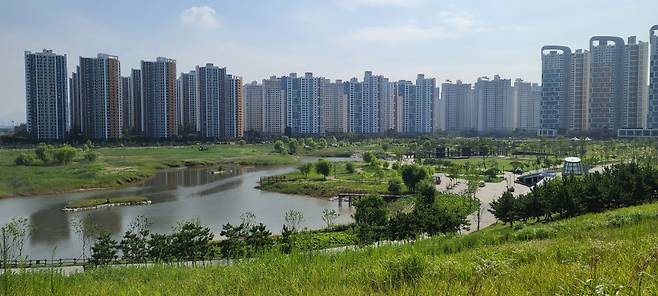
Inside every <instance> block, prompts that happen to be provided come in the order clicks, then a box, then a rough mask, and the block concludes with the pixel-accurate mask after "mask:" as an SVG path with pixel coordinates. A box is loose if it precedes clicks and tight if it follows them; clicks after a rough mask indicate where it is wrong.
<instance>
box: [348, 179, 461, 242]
mask: <svg viewBox="0 0 658 296" xmlns="http://www.w3.org/2000/svg"><path fill="white" fill-rule="evenodd" d="M414 188H415V189H416V191H417V192H418V196H417V199H416V202H415V205H414V208H413V210H412V211H411V212H400V213H397V214H395V215H392V217H389V213H388V206H387V204H386V202H385V201H384V200H383V199H382V198H381V197H379V196H376V195H369V196H366V197H363V198H361V199H360V200H358V201H357V202H356V203H355V207H356V213H355V214H354V220H355V222H356V225H357V236H358V239H359V242H360V243H362V244H368V243H372V242H376V241H380V240H383V239H391V240H402V239H415V238H417V237H418V236H419V235H421V234H427V235H430V236H431V235H436V234H439V233H455V232H457V231H459V229H461V228H462V227H463V226H466V225H468V221H467V220H466V216H467V215H468V212H469V209H464V210H455V209H454V208H450V207H448V206H446V205H445V204H443V203H440V202H438V200H437V194H438V193H437V191H436V188H435V186H434V184H432V183H431V182H429V181H427V180H424V181H422V182H421V183H420V184H418V185H417V186H414ZM453 197H454V198H458V197H457V196H451V197H450V198H453Z"/></svg>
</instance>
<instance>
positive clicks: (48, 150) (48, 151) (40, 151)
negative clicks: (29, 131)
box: [34, 143, 53, 164]
mask: <svg viewBox="0 0 658 296" xmlns="http://www.w3.org/2000/svg"><path fill="white" fill-rule="evenodd" d="M34 154H36V155H37V158H38V159H39V160H41V161H42V162H43V164H49V163H50V162H52V160H53V154H52V146H50V145H46V144H44V143H41V144H39V145H37V148H34Z"/></svg>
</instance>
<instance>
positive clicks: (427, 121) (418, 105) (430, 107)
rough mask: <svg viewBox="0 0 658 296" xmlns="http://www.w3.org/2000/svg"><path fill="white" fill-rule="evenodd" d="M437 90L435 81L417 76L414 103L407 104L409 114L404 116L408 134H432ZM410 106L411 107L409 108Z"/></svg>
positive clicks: (423, 76)
mask: <svg viewBox="0 0 658 296" xmlns="http://www.w3.org/2000/svg"><path fill="white" fill-rule="evenodd" d="M437 90H438V89H437V87H436V79H434V78H425V75H423V74H418V76H417V77H416V97H415V98H414V100H415V102H413V103H412V104H409V106H410V107H409V109H407V110H408V111H409V112H408V113H406V114H405V115H406V116H405V117H406V121H407V123H408V132H409V133H412V134H429V133H432V132H433V129H434V103H435V102H436V99H437ZM412 105H413V107H411V106H412ZM405 109H406V108H405Z"/></svg>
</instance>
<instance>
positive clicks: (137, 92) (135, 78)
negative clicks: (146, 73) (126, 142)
mask: <svg viewBox="0 0 658 296" xmlns="http://www.w3.org/2000/svg"><path fill="white" fill-rule="evenodd" d="M130 91H131V92H130V100H131V101H132V106H133V111H132V116H133V120H132V122H133V125H132V126H129V127H128V128H130V129H131V132H134V133H138V134H142V135H143V134H144V122H145V120H144V114H145V111H144V100H143V99H142V70H141V69H131V70H130Z"/></svg>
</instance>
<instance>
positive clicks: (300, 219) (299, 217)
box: [284, 210, 304, 232]
mask: <svg viewBox="0 0 658 296" xmlns="http://www.w3.org/2000/svg"><path fill="white" fill-rule="evenodd" d="M284 221H285V223H286V224H285V226H287V227H288V229H290V230H292V231H293V232H296V231H299V230H300V227H301V225H302V223H304V213H302V212H300V211H297V210H289V211H287V212H286V214H285V217H284Z"/></svg>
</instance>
